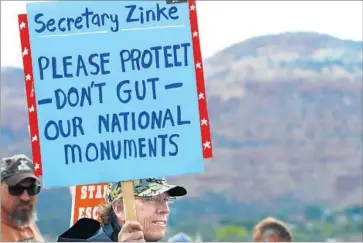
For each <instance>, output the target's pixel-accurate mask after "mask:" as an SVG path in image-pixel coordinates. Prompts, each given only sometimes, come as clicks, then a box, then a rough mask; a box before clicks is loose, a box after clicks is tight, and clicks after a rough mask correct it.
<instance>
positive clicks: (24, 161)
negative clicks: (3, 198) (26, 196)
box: [0, 154, 40, 186]
mask: <svg viewBox="0 0 363 243" xmlns="http://www.w3.org/2000/svg"><path fill="white" fill-rule="evenodd" d="M0 168H1V182H4V183H6V184H7V185H9V186H15V185H16V184H18V183H19V182H21V181H23V180H25V179H27V178H32V179H34V180H36V181H38V182H39V183H40V180H39V179H38V177H36V176H35V175H34V166H33V163H32V161H31V160H30V159H29V158H28V157H27V156H25V155H23V154H18V155H14V156H12V157H7V158H3V159H2V160H1V162H0Z"/></svg>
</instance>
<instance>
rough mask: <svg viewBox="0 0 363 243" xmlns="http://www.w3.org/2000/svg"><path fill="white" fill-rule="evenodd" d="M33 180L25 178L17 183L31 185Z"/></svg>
mask: <svg viewBox="0 0 363 243" xmlns="http://www.w3.org/2000/svg"><path fill="white" fill-rule="evenodd" d="M34 182H35V180H34V179H33V178H26V179H24V180H22V181H21V182H19V184H18V185H21V186H28V185H31V184H33V183H34Z"/></svg>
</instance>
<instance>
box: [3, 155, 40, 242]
mask: <svg viewBox="0 0 363 243" xmlns="http://www.w3.org/2000/svg"><path fill="white" fill-rule="evenodd" d="M0 167H1V242H6V241H12V242H14V241H33V242H34V241H35V242H44V239H43V237H42V236H41V234H40V232H39V229H38V227H37V225H36V224H35V221H36V211H35V203H36V201H37V195H38V193H39V192H40V190H41V182H40V180H39V179H38V178H37V177H36V176H35V175H34V166H33V163H32V161H31V160H30V159H29V158H28V157H26V156H25V155H15V156H12V157H9V158H4V159H2V160H1V164H0Z"/></svg>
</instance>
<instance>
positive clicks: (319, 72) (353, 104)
mask: <svg viewBox="0 0 363 243" xmlns="http://www.w3.org/2000/svg"><path fill="white" fill-rule="evenodd" d="M362 56H363V52H362V42H354V41H349V40H340V39H337V38H334V37H332V36H327V35H321V34H317V33H303V32H297V33H283V34H280V35H273V36H261V37H256V38H252V39H249V40H246V41H244V42H241V43H238V44H235V45H233V46H231V47H229V48H226V49H225V50H223V51H221V52H220V53H217V54H216V55H214V56H213V57H211V58H209V59H207V60H205V62H204V69H205V77H206V86H207V95H208V106H209V111H210V119H211V128H212V133H213V141H214V149H215V158H214V159H213V161H208V162H207V163H206V172H205V173H204V174H203V175H194V176H182V177H178V178H170V180H171V181H172V182H175V183H182V184H185V185H186V186H187V187H188V188H189V191H190V193H189V195H190V197H189V199H185V200H182V201H181V202H180V203H179V204H177V205H176V208H175V210H174V216H173V219H172V220H173V222H175V221H178V220H179V219H185V218H193V217H194V218H195V217H199V218H203V217H204V218H207V217H208V218H209V219H213V218H215V217H219V216H221V215H233V216H234V217H238V216H236V215H241V217H249V216H251V217H252V216H256V215H259V214H262V213H263V212H265V211H270V212H274V211H276V205H279V207H281V208H286V209H288V208H289V209H290V210H294V209H297V208H301V207H302V206H303V205H306V204H309V203H312V202H314V203H317V204H321V205H327V206H332V207H334V206H338V205H339V207H341V206H342V205H351V204H357V203H358V204H360V205H361V204H362V198H361V196H362V135H363V134H362V115H363V114H362V110H363V107H362V59H363V58H362ZM1 75H2V76H1V81H2V82H1V85H2V87H1V118H2V121H1V122H2V127H1V150H0V153H1V155H6V154H12V153H15V152H23V153H24V152H25V153H28V154H30V147H29V136H28V131H27V114H26V103H25V94H24V84H23V72H22V70H20V69H14V68H2V74H1ZM40 201H41V202H40V206H39V209H40V219H41V222H40V223H41V225H42V227H44V228H47V229H49V230H51V229H52V227H53V226H52V224H60V225H57V226H54V227H53V228H57V229H58V231H61V230H62V228H65V227H67V224H68V222H69V215H68V214H67V212H68V211H67V210H69V208H70V196H69V194H68V190H67V189H56V190H49V191H45V192H44V193H43V195H42V196H41V200H40ZM48 203H49V204H50V203H53V205H52V209H50V206H49V204H48ZM47 205H48V206H47ZM55 218H57V219H58V221H57V222H56V223H55V222H54V220H53V221H52V219H55ZM46 232H48V230H46Z"/></svg>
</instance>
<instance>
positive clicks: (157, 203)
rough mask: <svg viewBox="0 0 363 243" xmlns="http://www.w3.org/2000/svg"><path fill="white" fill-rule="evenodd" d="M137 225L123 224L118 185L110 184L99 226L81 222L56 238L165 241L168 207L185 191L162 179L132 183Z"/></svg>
mask: <svg viewBox="0 0 363 243" xmlns="http://www.w3.org/2000/svg"><path fill="white" fill-rule="evenodd" d="M133 184H134V195H135V204H136V213H137V220H138V221H137V222H132V221H127V222H125V212H124V210H123V195H122V190H121V182H117V183H110V184H109V190H108V192H107V194H106V203H105V205H103V206H101V208H100V219H101V223H99V222H98V221H97V220H94V219H89V218H82V219H80V220H78V221H77V222H76V224H74V225H73V226H72V227H71V228H70V229H68V230H67V231H66V232H64V233H63V234H62V235H61V236H59V238H58V242H74V241H104V242H110V241H113V242H117V241H119V242H131V241H150V242H153V241H154V242H156V241H159V240H161V239H162V238H163V237H164V234H165V231H166V228H167V223H168V216H169V206H168V204H169V203H173V202H174V201H175V199H176V197H180V196H184V195H186V194H187V190H186V189H185V188H184V187H181V186H174V185H169V184H168V183H167V181H166V180H165V179H164V178H148V179H139V180H134V181H133Z"/></svg>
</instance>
